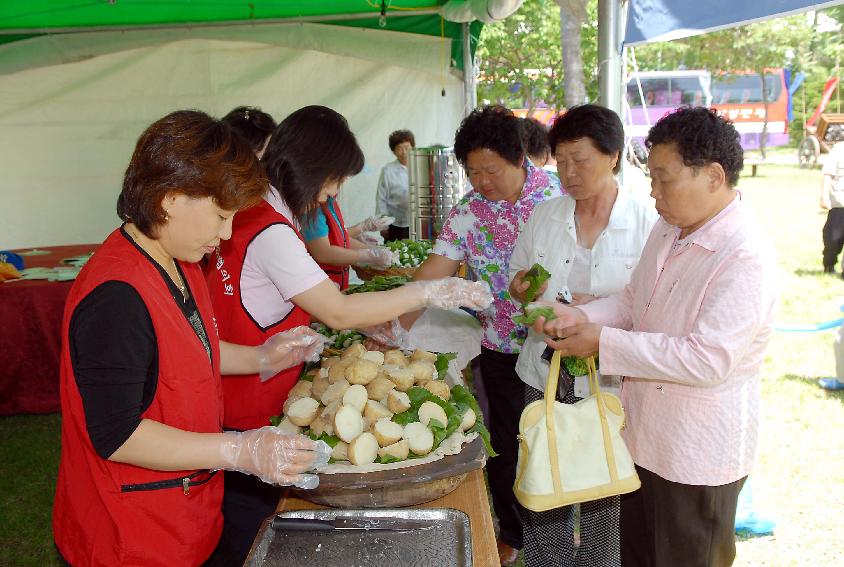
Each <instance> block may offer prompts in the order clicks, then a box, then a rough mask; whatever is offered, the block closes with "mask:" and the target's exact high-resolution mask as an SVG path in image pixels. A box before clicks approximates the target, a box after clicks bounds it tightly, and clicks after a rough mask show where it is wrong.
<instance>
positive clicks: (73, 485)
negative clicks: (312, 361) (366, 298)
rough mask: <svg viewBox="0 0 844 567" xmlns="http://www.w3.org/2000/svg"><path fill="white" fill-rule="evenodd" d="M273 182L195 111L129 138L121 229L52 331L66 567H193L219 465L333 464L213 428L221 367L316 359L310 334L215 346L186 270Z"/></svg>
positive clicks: (256, 434)
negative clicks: (56, 349)
mask: <svg viewBox="0 0 844 567" xmlns="http://www.w3.org/2000/svg"><path fill="white" fill-rule="evenodd" d="M267 187H268V185H267V181H266V178H265V177H264V175H263V174H262V172H261V170H260V168H259V165H258V161H257V159H256V158H255V155H254V153H253V152H252V151H251V149H250V148H249V146H248V144H246V143H245V142H244V141H243V140H241V139H240V138H238V137H236V136H235V135H234V134H233V133H232V132H231V130H229V129H228V127H226V126H225V125H223V124H222V123H220V122H218V121H216V120H214V119H212V118H210V117H209V116H207V115H205V114H203V113H201V112H196V111H181V112H174V113H172V114H170V115H168V116H166V117H164V118H162V119H161V120H159V121H157V122H156V123H154V124H153V125H152V126H150V127H149V128H148V129H147V130H146V131H145V132H144V134H143V135H142V136H141V138H140V139H139V140H138V144H137V146H136V148H135V153H134V155H133V156H132V161H131V162H130V164H129V167H128V169H127V170H126V175H125V178H124V182H123V190H122V192H121V194H120V197H119V199H118V204H117V212H118V215H119V216H120V217H121V219H123V220H124V221H125V224H124V225H123V226H122V227H120V228H119V229H117V230H115V231H114V232H112V233H111V235H110V236H109V237H108V238H107V239H106V240H105V242H104V243H103V245H102V246H101V247H100V248H99V250H98V251H97V252H96V254H95V255H94V257H93V258H92V259H91V260H90V261H89V262H88V264H87V265H86V266H85V267H84V268H83V270H82V272H81V273H80V274H79V277H78V278H77V280H76V282H75V283H74V285H73V288H72V289H71V291H70V294H69V296H68V299H67V304H66V308H65V314H64V320H63V323H62V360H61V403H62V455H61V463H60V465H59V477H58V482H57V486H56V498H55V506H54V510H53V533H54V537H55V542H56V546H57V548H58V551H59V553H60V555H61V557H62V559H63V560H64V561H65V562H67V563H69V564H71V565H75V566H83V565H161V566H176V565H178V566H182V565H184V566H192V565H199V564H202V563H203V562H205V561H206V560H207V559H208V558H209V556H210V555H211V554H212V551H213V550H214V548H215V546H216V545H217V542H218V539H219V536H220V532H221V529H222V524H223V521H222V515H221V503H222V500H223V478H222V477H223V475H222V474H217V471H218V470H221V469H224V470H233V471H240V472H243V473H248V474H251V475H256V476H258V477H260V478H261V479H263V480H264V481H266V482H270V483H277V484H296V485H299V486H305V487H308V486H314V484H315V481H316V477H315V476H314V475H304V474H302V473H304V472H305V471H307V470H309V469H311V468H312V467H314V466H319V465H321V464H322V463H325V462H327V452H326V449H327V447H325V446H323V444H321V443H314V442H313V441H311V440H310V439H307V438H306V437H304V436H301V435H281V434H280V433H279V431H278V430H277V429H276V428H274V427H265V428H260V429H253V430H250V431H245V432H226V433H223V432H222V420H223V409H222V387H221V382H220V374H221V373H224V374H225V373H237V374H247V373H250V372H260V371H264V372H265V373H266V372H273V373H274V372H277V371H278V370H280V369H282V368H285V367H287V366H291V365H294V364H297V363H299V362H300V361H301V360H302V359H303V358H306V357H308V356H310V355H311V354H313V352H312V351H313V350H314V348H313V347H303V348H299V347H296V344H297V343H301V342H302V341H301V339H302V338H303V337H308V333H307V332H304V331H299V332H298V334H297V336H296V337H295V338H294V340H293V341H291V340H280V341H279V342H280V344H273V343H271V344H270V346H269V347H264V346H255V345H250V346H241V345H237V344H230V343H227V342H224V341H221V340H220V339H219V338H218V335H217V330H216V323H215V321H214V317H213V312H212V308H211V299H210V297H209V294H208V291H207V289H206V286H205V282H204V280H203V277H202V274H201V272H200V270H199V268H198V267H197V265H196V264H195V262H197V261H198V260H199V259H200V258H202V256H203V255H204V254H206V253H209V252H210V251H211V250H212V249H213V248H214V247H215V246H217V245H218V244H219V242H220V241H221V240H222V239H226V238H228V237H229V236H230V234H231V223H232V217H233V216H234V213H235V211H237V210H239V209H241V208H243V207H246V206H248V205H250V204H252V203H254V202H256V201H260V199H261V195H262V194H263V193H264V192H265V191H266V189H267ZM312 340H313V339H312ZM304 342H307V341H304Z"/></svg>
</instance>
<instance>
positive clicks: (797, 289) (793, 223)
mask: <svg viewBox="0 0 844 567" xmlns="http://www.w3.org/2000/svg"><path fill="white" fill-rule="evenodd" d="M820 179H821V175H820V171H819V170H811V171H804V170H800V169H797V168H793V167H788V166H777V165H770V164H765V165H763V166H761V167H760V168H759V172H758V174H757V177H755V178H750V177H748V178H747V179H743V180H742V181H741V183H740V185H739V187H740V188H741V189H742V190H743V192H744V195H745V197H746V198H747V199H748V200H749V201H750V202H751V203H752V205H753V206H754V208H755V209H756V211H757V214H758V216H759V217H760V218H761V219H762V221H763V222H764V223H765V225H766V226H767V228H768V231H769V234H770V235H771V237H772V239H773V241H774V242H775V244H776V248H777V250H778V252H779V259H780V265H781V268H782V274H781V283H782V286H781V289H782V304H781V309H780V314H779V318H778V319H779V321H781V322H784V323H814V322H820V321H827V320H830V319H835V318H837V317H838V316H839V312H838V305H839V303H840V302H841V301H842V297H844V281H842V280H841V279H840V278H838V277H835V276H830V275H824V274H822V273H821V261H820V253H821V247H822V244H821V237H820V234H821V227H822V226H823V222H824V220H825V214H822V213H821V212H820V209H819V208H818V195H819V189H820ZM833 336H834V334H833V333H832V332H825V333H776V334H775V335H774V338H773V340H772V342H771V345H770V348H769V352H768V357H767V359H766V362H765V367H764V370H763V387H762V395H763V404H762V431H761V447H760V454H759V463H758V466H757V467H756V469H755V471H754V472H753V474H752V475H751V481H752V486H753V494H754V503H755V508H756V511H757V512H758V513H761V514H763V515H765V516H768V517H771V518H773V519H774V520H776V522H777V528H776V531H775V532H774V535H773V536H769V537H759V538H742V537H740V538H739V543H738V558H737V560H736V563H735V565H738V566H743V567H750V566H753V567H757V566H771V567H787V566H792V565H801V566H802V565H806V566H813V567H824V566H830V567H831V566H838V565H841V564H842V563H843V562H844V560H843V559H842V558H844V538H842V536H841V535H840V532H838V528H839V524H840V523H841V520H842V518H844V439H843V438H842V436H844V395H842V394H840V393H828V392H825V391H823V390H821V389H820V388H818V387H817V385H816V383H815V381H816V379H817V378H819V377H823V376H831V375H833V374H834V371H835V361H834V358H833V354H832V340H833ZM59 427H60V418H59V416H57V415H49V416H20V417H11V418H8V417H7V418H0V566H5V565H15V566H17V565H21V566H30V565H31V566H44V565H57V564H58V563H57V562H55V559H54V556H53V546H52V535H51V530H50V507H51V503H52V498H53V486H54V483H55V476H56V472H57V466H58V454H59Z"/></svg>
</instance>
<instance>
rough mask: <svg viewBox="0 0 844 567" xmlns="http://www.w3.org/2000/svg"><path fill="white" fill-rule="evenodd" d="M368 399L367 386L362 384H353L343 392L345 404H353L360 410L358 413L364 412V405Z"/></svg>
mask: <svg viewBox="0 0 844 567" xmlns="http://www.w3.org/2000/svg"><path fill="white" fill-rule="evenodd" d="M368 399H369V396H367V394H366V388H364V387H363V386H361V385H360V384H352V385H351V386H349V387H348V388H347V389H346V391H345V393H344V394H343V405H344V406H352V407H353V408H355V409H356V410H358V413H363V406H365V405H366V401H367V400H368Z"/></svg>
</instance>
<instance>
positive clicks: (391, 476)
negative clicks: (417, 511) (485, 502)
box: [293, 437, 487, 508]
mask: <svg viewBox="0 0 844 567" xmlns="http://www.w3.org/2000/svg"><path fill="white" fill-rule="evenodd" d="M486 458H487V455H486V449H484V445H483V441H482V440H481V438H480V437H477V438H475V439H474V440H473V441H471V442H469V443H467V444H466V445H464V446H463V449H462V450H461V451H460V452H459V453H457V454H456V455H447V456H445V457H443V458H442V459H439V460H437V461H433V462H431V463H426V464H423V465H417V466H410V467H405V468H400V469H391V470H385V471H372V472H367V473H336V474H321V475H319V486H318V487H317V488H315V489H313V490H298V489H297V490H293V494H294V495H295V496H296V497H297V498H301V499H302V500H307V501H308V502H313V503H314V504H321V505H323V506H331V507H334V508H400V507H403V506H415V505H416V504H422V503H423V502H430V501H431V500H436V499H437V498H441V497H442V496H445V495H446V494H448V493H450V492H451V491H453V490H454V489H456V488H457V487H458V486H460V483H462V482H463V480H464V479H465V478H466V474H467V473H469V472H470V471H473V470H475V469H480V468H483V466H484V464H485V463H486Z"/></svg>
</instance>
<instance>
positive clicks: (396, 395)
mask: <svg viewBox="0 0 844 567" xmlns="http://www.w3.org/2000/svg"><path fill="white" fill-rule="evenodd" d="M387 407H388V408H389V410H390V411H391V412H393V413H401V412H403V411H407V410H408V409H410V396H408V395H407V392H399V391H397V390H390V393H389V394H387Z"/></svg>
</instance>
